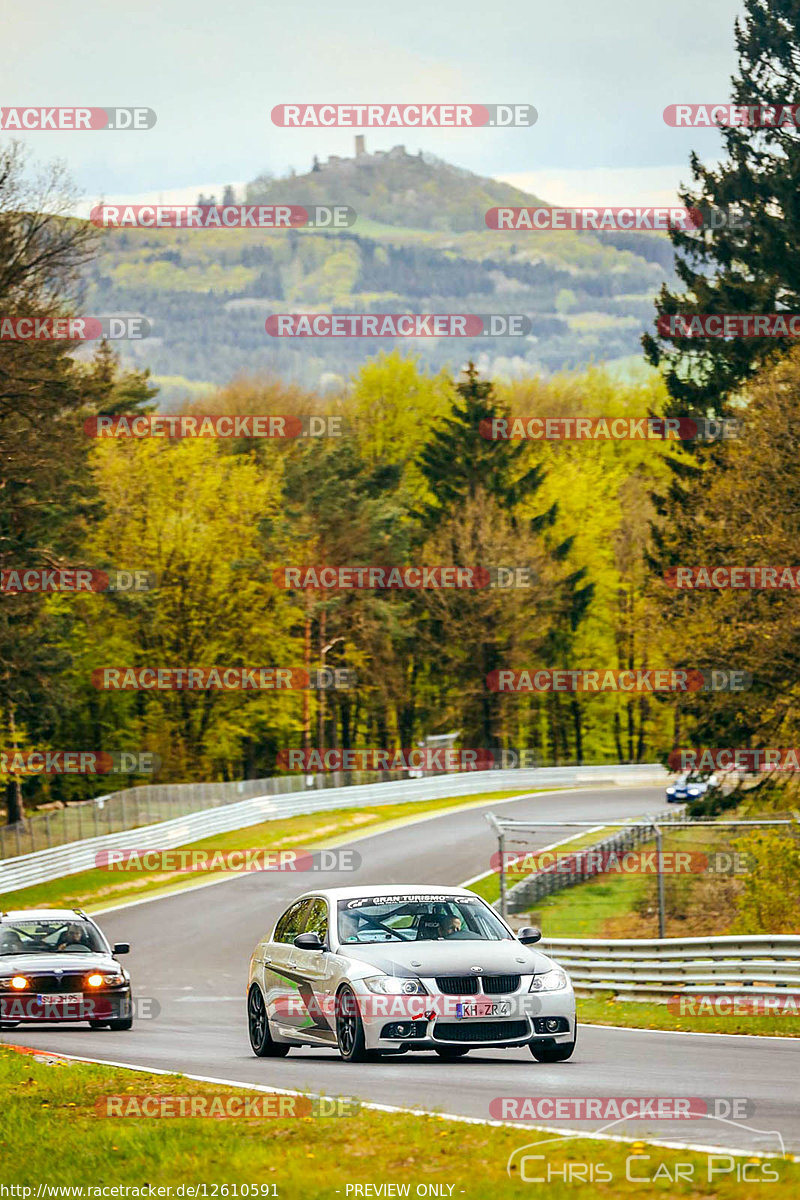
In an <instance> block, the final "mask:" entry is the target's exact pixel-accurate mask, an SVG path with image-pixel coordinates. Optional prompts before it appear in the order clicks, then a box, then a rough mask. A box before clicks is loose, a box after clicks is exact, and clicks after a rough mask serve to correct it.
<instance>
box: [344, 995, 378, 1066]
mask: <svg viewBox="0 0 800 1200" xmlns="http://www.w3.org/2000/svg"><path fill="white" fill-rule="evenodd" d="M336 1041H337V1043H338V1045H339V1053H340V1054H341V1056H342V1058H343V1059H344V1061H345V1062H364V1061H365V1060H366V1059H367V1058H369V1057H370V1055H369V1053H368V1052H367V1048H366V1038H365V1036H364V1023H363V1021H362V1020H361V1013H360V1012H359V1011H358V1001H357V1000H356V997H355V992H353V990H352V989H351V988H349V987H345V988H342V990H341V991H340V992H339V994H338V996H337V997H336Z"/></svg>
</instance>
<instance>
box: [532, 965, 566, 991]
mask: <svg viewBox="0 0 800 1200" xmlns="http://www.w3.org/2000/svg"><path fill="white" fill-rule="evenodd" d="M566 986H567V977H566V975H565V974H564V972H563V971H559V970H558V969H557V968H556V969H555V970H553V971H544V972H543V973H542V974H541V975H532V976H531V987H530V990H531V991H532V992H560V991H561V990H562V988H565V987H566Z"/></svg>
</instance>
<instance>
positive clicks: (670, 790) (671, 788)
mask: <svg viewBox="0 0 800 1200" xmlns="http://www.w3.org/2000/svg"><path fill="white" fill-rule="evenodd" d="M674 794H675V788H674V787H668V788H667V795H668V796H672V795H674Z"/></svg>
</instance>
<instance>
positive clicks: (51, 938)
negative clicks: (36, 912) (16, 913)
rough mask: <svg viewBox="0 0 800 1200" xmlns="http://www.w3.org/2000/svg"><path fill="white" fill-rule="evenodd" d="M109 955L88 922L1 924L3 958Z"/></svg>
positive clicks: (54, 920) (44, 921)
mask: <svg viewBox="0 0 800 1200" xmlns="http://www.w3.org/2000/svg"><path fill="white" fill-rule="evenodd" d="M98 951H99V952H101V953H103V952H105V951H106V947H105V946H104V945H103V942H102V940H101V938H100V937H99V935H98V933H97V930H96V929H95V928H94V926H93V925H90V924H89V922H88V921H81V920H79V919H78V920H73V921H69V920H68V921H65V920H58V919H51V920H43V921H35V920H32V921H3V923H2V924H0V956H4V955H5V956H7V955H12V954H52V953H54V952H55V953H67V952H70V953H76V954H96V953H97V952H98Z"/></svg>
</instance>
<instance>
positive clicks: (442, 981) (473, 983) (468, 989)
mask: <svg viewBox="0 0 800 1200" xmlns="http://www.w3.org/2000/svg"><path fill="white" fill-rule="evenodd" d="M436 986H437V987H438V989H439V991H440V992H444V994H445V995H446V996H474V995H475V994H476V992H477V991H478V980H477V978H476V976H475V975H437V977H436Z"/></svg>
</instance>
